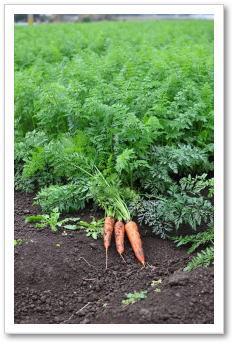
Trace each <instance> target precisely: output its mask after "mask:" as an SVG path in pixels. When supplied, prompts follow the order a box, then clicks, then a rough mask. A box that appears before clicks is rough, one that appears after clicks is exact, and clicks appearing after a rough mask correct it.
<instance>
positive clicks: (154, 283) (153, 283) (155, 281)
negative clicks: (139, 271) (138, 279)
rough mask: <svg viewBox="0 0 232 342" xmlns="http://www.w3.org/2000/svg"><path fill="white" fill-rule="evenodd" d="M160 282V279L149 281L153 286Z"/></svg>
mask: <svg viewBox="0 0 232 342" xmlns="http://www.w3.org/2000/svg"><path fill="white" fill-rule="evenodd" d="M160 284H162V279H158V280H152V282H151V286H152V287H155V286H157V285H160Z"/></svg>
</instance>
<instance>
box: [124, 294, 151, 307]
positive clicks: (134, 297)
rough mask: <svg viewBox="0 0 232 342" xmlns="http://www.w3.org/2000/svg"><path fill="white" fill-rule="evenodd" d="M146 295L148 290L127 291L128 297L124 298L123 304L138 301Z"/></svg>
mask: <svg viewBox="0 0 232 342" xmlns="http://www.w3.org/2000/svg"><path fill="white" fill-rule="evenodd" d="M146 297H147V291H141V292H134V293H127V294H126V298H127V299H124V300H122V304H125V305H128V304H134V303H137V302H138V301H139V300H141V299H144V298H146Z"/></svg>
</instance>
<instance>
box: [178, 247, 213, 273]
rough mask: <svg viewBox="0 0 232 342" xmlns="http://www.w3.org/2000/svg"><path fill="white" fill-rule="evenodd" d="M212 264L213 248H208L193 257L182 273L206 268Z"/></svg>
mask: <svg viewBox="0 0 232 342" xmlns="http://www.w3.org/2000/svg"><path fill="white" fill-rule="evenodd" d="M213 262H214V247H213V246H211V247H208V248H206V249H204V250H202V251H201V252H199V253H197V255H196V256H195V257H193V259H192V260H191V261H190V262H189V263H188V265H187V266H186V267H185V268H184V271H191V270H192V269H194V268H197V267H208V266H210V265H211V264H213Z"/></svg>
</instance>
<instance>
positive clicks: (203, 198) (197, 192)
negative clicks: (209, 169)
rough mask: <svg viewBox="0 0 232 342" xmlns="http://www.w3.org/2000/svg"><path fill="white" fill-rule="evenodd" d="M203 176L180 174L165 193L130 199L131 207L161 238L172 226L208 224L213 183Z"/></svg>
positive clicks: (192, 226) (191, 226) (140, 219)
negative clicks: (165, 195)
mask: <svg viewBox="0 0 232 342" xmlns="http://www.w3.org/2000/svg"><path fill="white" fill-rule="evenodd" d="M206 177H207V175H206V174H203V175H201V176H196V177H192V176H191V175H189V176H188V177H184V178H181V179H180V182H179V184H173V185H172V186H170V188H169V190H168V196H167V197H164V196H163V197H158V196H157V197H156V199H148V200H146V199H142V200H141V201H140V202H135V203H132V204H131V206H130V210H131V211H132V212H134V213H136V214H137V215H138V220H139V222H140V223H142V222H144V223H146V224H148V225H149V226H150V227H151V228H152V231H153V232H154V233H155V234H157V235H160V236H161V237H162V238H167V237H168V236H169V235H168V234H169V232H170V231H172V230H173V228H175V229H176V230H178V229H179V227H180V225H181V224H186V225H188V226H189V227H190V228H191V229H192V230H196V229H197V227H198V226H200V225H201V224H202V223H205V224H206V225H208V226H210V225H212V223H213V217H214V211H213V205H212V202H211V198H212V196H213V184H214V183H213V179H206ZM148 197H149V196H148Z"/></svg>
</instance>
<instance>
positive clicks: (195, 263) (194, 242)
mask: <svg viewBox="0 0 232 342" xmlns="http://www.w3.org/2000/svg"><path fill="white" fill-rule="evenodd" d="M172 239H173V240H174V242H175V243H176V246H177V247H181V246H183V245H191V247H189V249H188V253H193V252H194V251H196V250H197V249H198V248H199V247H201V248H203V249H202V250H201V251H200V252H198V253H197V255H196V256H194V257H193V258H192V260H191V261H190V262H189V263H188V264H187V266H186V267H185V268H184V271H191V270H192V269H194V268H197V267H202V266H203V267H207V266H210V265H211V264H213V261H214V245H213V244H214V230H213V228H209V229H208V230H206V231H204V232H200V233H198V234H194V235H186V236H176V237H174V238H172ZM206 246H208V247H206ZM205 247H206V248H205Z"/></svg>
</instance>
